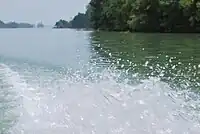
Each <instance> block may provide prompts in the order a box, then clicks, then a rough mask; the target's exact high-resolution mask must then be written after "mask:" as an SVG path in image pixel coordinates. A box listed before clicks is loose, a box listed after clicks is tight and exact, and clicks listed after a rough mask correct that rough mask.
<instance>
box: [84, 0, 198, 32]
mask: <svg viewBox="0 0 200 134" xmlns="http://www.w3.org/2000/svg"><path fill="white" fill-rule="evenodd" d="M87 13H88V14H89V15H88V16H89V18H90V22H91V26H92V27H93V28H94V29H103V30H112V31H139V32H198V31H200V28H199V27H200V1H199V0H91V1H90V3H89V5H88V8H87Z"/></svg>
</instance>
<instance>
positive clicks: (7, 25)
mask: <svg viewBox="0 0 200 134" xmlns="http://www.w3.org/2000/svg"><path fill="white" fill-rule="evenodd" d="M33 27H34V25H32V24H29V23H16V22H8V23H4V22H3V21H1V20H0V28H33Z"/></svg>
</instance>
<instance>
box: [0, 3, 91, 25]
mask: <svg viewBox="0 0 200 134" xmlns="http://www.w3.org/2000/svg"><path fill="white" fill-rule="evenodd" d="M89 1H90V0H0V3H1V4H0V20H2V21H5V22H8V21H16V22H29V23H33V24H35V23H37V22H39V21H42V22H43V23H44V24H47V25H54V24H55V22H56V21H57V20H59V19H65V20H69V19H70V18H71V17H73V16H75V15H76V14H77V13H78V12H85V9H86V5H87V4H88V3H89Z"/></svg>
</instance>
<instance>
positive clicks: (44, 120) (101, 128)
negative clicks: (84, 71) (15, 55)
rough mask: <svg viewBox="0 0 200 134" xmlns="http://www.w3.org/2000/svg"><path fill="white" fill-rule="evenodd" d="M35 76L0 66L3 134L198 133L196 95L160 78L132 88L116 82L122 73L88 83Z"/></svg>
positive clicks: (45, 74) (65, 77) (107, 74)
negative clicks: (174, 88) (171, 86)
mask: <svg viewBox="0 0 200 134" xmlns="http://www.w3.org/2000/svg"><path fill="white" fill-rule="evenodd" d="M35 71H36V72H37V71H38V72H40V73H39V75H37V74H38V73H35V72H34V71H33V72H31V71H30V70H29V73H27V72H26V73H24V74H23V73H21V72H17V71H14V70H12V69H11V68H10V67H9V66H8V65H5V64H0V84H1V85H0V86H1V91H0V92H1V94H0V95H1V96H0V99H1V102H0V105H5V103H6V105H7V108H3V107H1V110H2V109H4V112H3V113H4V117H1V118H0V121H1V122H3V123H4V124H3V125H0V127H1V131H2V132H4V133H6V132H7V133H10V134H36V133H37V134H66V133H68V134H73V133H74V134H79V133H85V134H89V133H91V134H106V133H108V134H112V133H113V134H118V133H119V134H199V133H200V111H199V109H200V107H199V104H200V103H199V99H198V95H197V94H194V93H192V92H189V91H186V90H184V91H183V90H180V91H179V90H178V91H174V90H172V89H171V88H170V86H169V85H168V84H167V83H165V82H162V81H161V80H160V79H159V78H155V77H152V78H148V79H144V80H142V81H140V83H137V84H128V82H127V81H126V80H124V81H121V82H119V81H117V80H116V79H115V78H117V77H118V76H119V73H117V72H115V71H113V69H111V68H110V69H105V70H103V71H102V72H100V73H91V74H90V75H88V76H87V77H85V76H84V77H82V76H80V75H78V73H74V74H73V75H70V76H69V75H64V74H63V75H62V74H60V73H58V72H52V71H48V70H47V69H44V68H43V69H42V68H40V69H39V68H38V70H37V69H36V70H35ZM52 74H53V75H52ZM135 77H137V76H135ZM91 78H92V79H93V80H91ZM8 89H9V90H8ZM3 99H4V100H3ZM13 99H15V101H13ZM11 102H13V103H11ZM8 106H9V107H8ZM7 113H10V114H9V115H7ZM1 115H2V114H1ZM5 118H7V119H5ZM8 120H10V122H8ZM6 123H7V124H6Z"/></svg>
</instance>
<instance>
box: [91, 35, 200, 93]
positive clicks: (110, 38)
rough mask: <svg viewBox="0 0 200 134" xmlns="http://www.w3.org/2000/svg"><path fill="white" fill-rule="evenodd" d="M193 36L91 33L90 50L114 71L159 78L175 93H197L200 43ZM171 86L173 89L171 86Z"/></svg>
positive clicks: (195, 36) (199, 76)
mask: <svg viewBox="0 0 200 134" xmlns="http://www.w3.org/2000/svg"><path fill="white" fill-rule="evenodd" d="M198 37H199V35H195V34H192V35H191V34H188V35H187V34H124V33H121V34H119V33H106V32H105V33H104V32H103V33H102V32H93V33H91V38H92V46H93V49H94V50H95V51H96V53H97V54H98V55H99V56H100V57H104V60H109V62H110V63H114V64H115V65H116V66H118V68H120V69H125V70H129V71H130V72H131V73H138V74H139V76H140V77H142V78H146V77H152V76H154V77H159V78H161V79H162V80H163V81H167V82H169V83H170V84H172V87H175V89H176V88H177V86H178V87H180V88H181V89H193V90H199V87H200V85H199V83H200V71H199V68H200V45H199V44H200V39H199V38H198ZM174 84H175V85H174Z"/></svg>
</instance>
